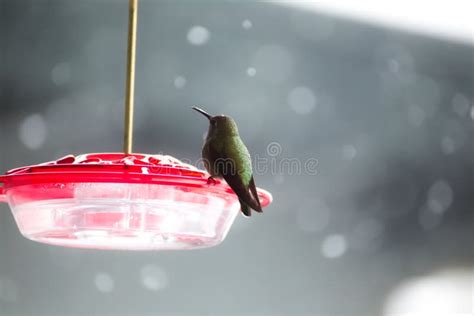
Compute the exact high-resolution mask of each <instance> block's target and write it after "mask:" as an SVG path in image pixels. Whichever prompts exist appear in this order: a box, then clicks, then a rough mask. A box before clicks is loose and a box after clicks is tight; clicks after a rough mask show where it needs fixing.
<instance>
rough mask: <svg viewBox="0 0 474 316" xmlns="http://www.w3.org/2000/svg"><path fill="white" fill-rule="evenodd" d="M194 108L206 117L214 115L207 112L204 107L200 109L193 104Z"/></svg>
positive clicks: (209, 117)
mask: <svg viewBox="0 0 474 316" xmlns="http://www.w3.org/2000/svg"><path fill="white" fill-rule="evenodd" d="M192 109H193V110H195V111H198V112H199V113H201V114H202V115H204V116H205V117H207V118H208V119H209V120H210V119H211V117H212V116H211V115H210V114H209V113H207V112H206V111H204V110H203V109H200V108H198V107H195V106H193V107H192Z"/></svg>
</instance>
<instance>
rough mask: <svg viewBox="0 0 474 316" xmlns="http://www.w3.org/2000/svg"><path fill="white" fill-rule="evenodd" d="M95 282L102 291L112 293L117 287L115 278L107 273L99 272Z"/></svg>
mask: <svg viewBox="0 0 474 316" xmlns="http://www.w3.org/2000/svg"><path fill="white" fill-rule="evenodd" d="M94 283H95V287H96V288H97V290H99V292H102V293H110V292H112V291H113V290H114V288H115V282H114V279H112V277H111V276H110V275H109V274H107V273H97V274H96V276H95V278H94Z"/></svg>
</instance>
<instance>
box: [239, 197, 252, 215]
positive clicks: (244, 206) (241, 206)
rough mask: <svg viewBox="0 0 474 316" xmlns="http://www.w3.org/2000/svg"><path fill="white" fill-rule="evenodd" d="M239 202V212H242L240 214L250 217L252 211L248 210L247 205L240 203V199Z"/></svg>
mask: <svg viewBox="0 0 474 316" xmlns="http://www.w3.org/2000/svg"><path fill="white" fill-rule="evenodd" d="M239 202H240V210H241V211H242V214H244V215H245V216H247V217H249V216H251V215H252V209H251V208H250V206H248V204H247V203H245V202H244V201H242V199H239Z"/></svg>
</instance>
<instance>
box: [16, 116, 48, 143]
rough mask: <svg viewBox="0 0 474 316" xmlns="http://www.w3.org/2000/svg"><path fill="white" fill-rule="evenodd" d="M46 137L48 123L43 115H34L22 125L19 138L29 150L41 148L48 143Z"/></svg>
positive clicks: (27, 118)
mask: <svg viewBox="0 0 474 316" xmlns="http://www.w3.org/2000/svg"><path fill="white" fill-rule="evenodd" d="M46 135H47V128H46V123H45V121H44V119H43V116H42V115H41V114H32V115H30V116H28V117H26V118H25V119H24V120H23V121H22V122H21V123H20V127H19V130H18V136H19V138H20V141H21V142H22V143H23V145H25V146H26V147H27V148H28V149H31V150H35V149H38V148H40V147H41V146H42V145H43V144H44V142H45V141H46Z"/></svg>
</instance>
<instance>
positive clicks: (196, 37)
mask: <svg viewBox="0 0 474 316" xmlns="http://www.w3.org/2000/svg"><path fill="white" fill-rule="evenodd" d="M210 37H211V33H210V32H209V30H208V29H207V28H205V27H204V26H201V25H196V26H193V27H192V28H190V29H189V31H188V36H187V38H188V42H189V43H191V44H192V45H196V46H200V45H204V44H206V43H207V42H208V41H209V39H210Z"/></svg>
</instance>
